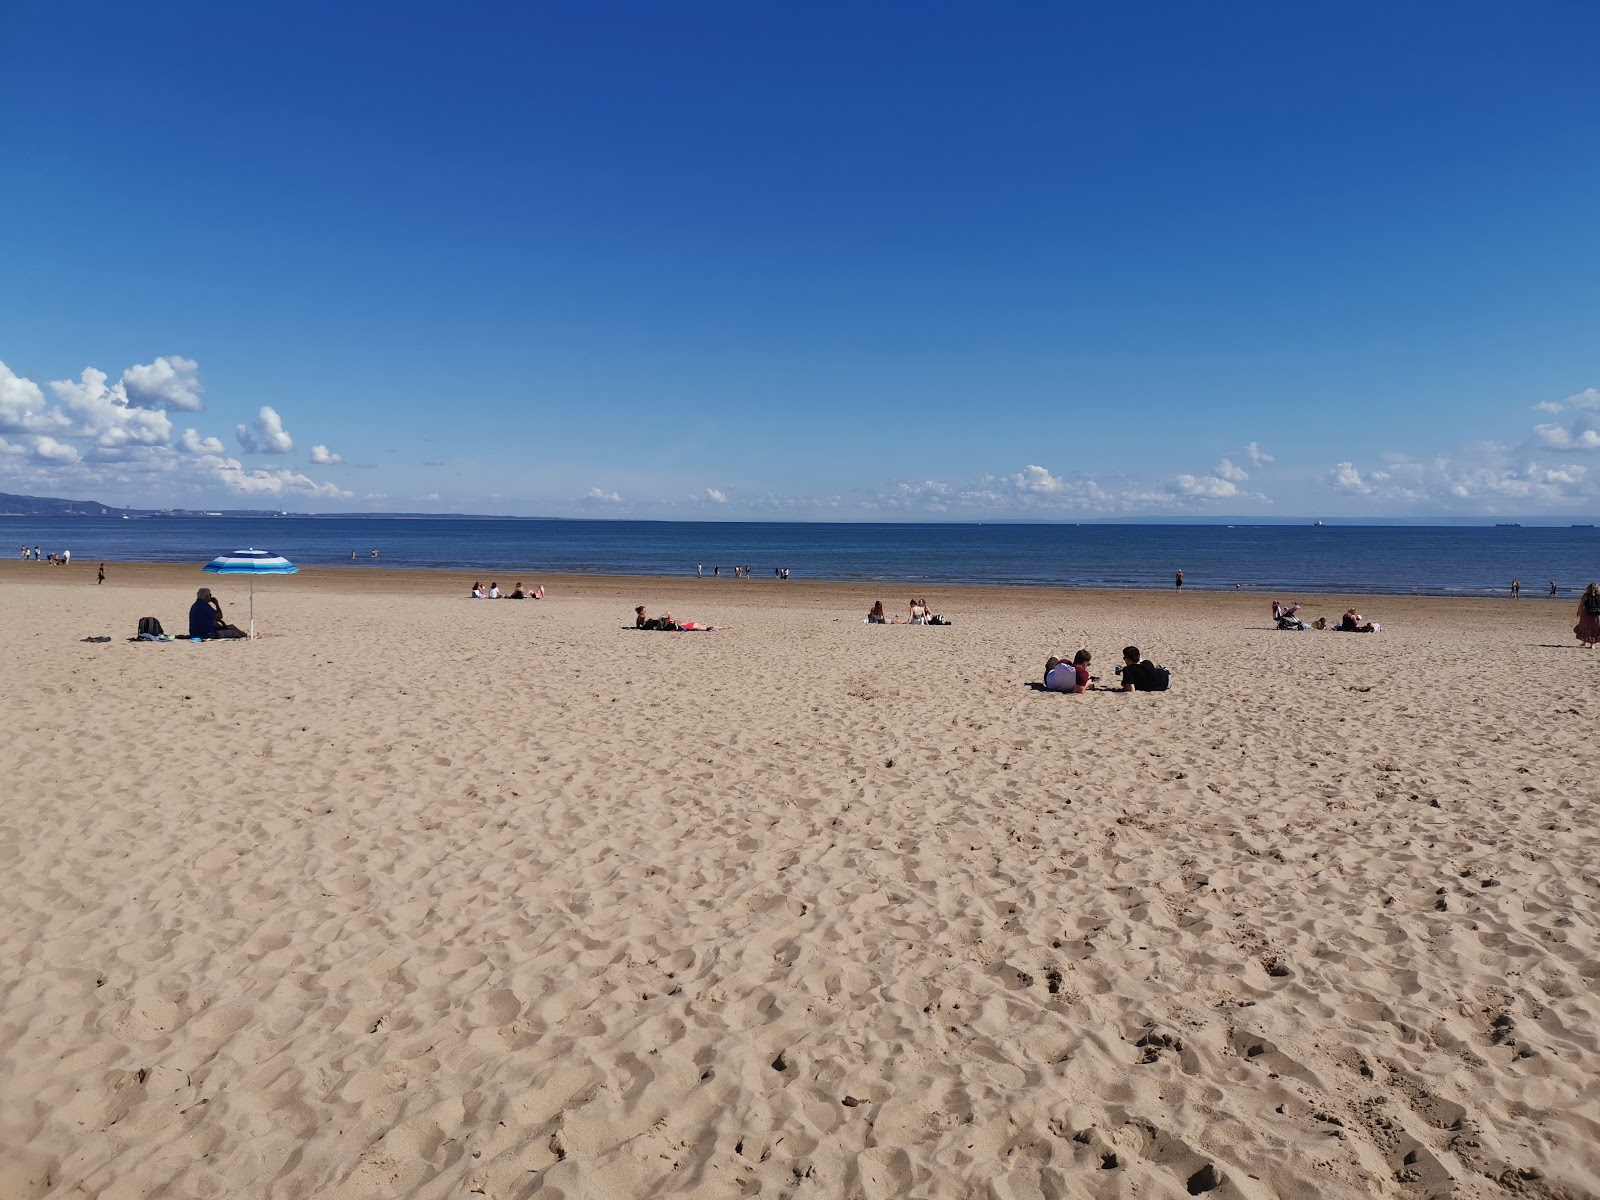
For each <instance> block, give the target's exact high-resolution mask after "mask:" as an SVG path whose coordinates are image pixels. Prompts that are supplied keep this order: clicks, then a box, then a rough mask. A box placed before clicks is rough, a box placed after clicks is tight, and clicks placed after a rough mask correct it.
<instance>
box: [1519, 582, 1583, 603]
mask: <svg viewBox="0 0 1600 1200" xmlns="http://www.w3.org/2000/svg"><path fill="white" fill-rule="evenodd" d="M1589 586H1590V587H1593V586H1594V585H1593V584H1590V585H1589ZM1560 594H1561V589H1560V588H1558V587H1557V586H1556V581H1555V580H1554V579H1552V580H1551V581H1550V590H1549V591H1548V592H1546V593H1545V595H1546V596H1548V597H1550V599H1552V600H1554V599H1555V598H1556V597H1557V596H1559V595H1560ZM1520 595H1522V580H1520V579H1513V580H1512V581H1511V598H1512V599H1513V600H1515V599H1516V598H1517V597H1518V596H1520Z"/></svg>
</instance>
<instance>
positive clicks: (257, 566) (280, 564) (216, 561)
mask: <svg viewBox="0 0 1600 1200" xmlns="http://www.w3.org/2000/svg"><path fill="white" fill-rule="evenodd" d="M200 569H201V570H202V571H209V572H211V574H213V575H248V576H250V636H251V637H255V635H256V580H255V577H256V576H257V575H293V574H294V573H295V572H296V571H298V570H299V569H300V568H299V567H297V566H295V565H294V564H293V563H292V562H290V561H289V560H288V559H287V558H284V557H283V555H281V554H274V553H272V551H270V550H235V551H234V552H233V553H232V554H223V555H220V556H219V557H217V558H213V559H212V560H211V561H210V562H208V563H207V564H206V565H205V566H203V567H201V568H200Z"/></svg>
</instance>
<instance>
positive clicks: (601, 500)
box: [584, 487, 622, 504]
mask: <svg viewBox="0 0 1600 1200" xmlns="http://www.w3.org/2000/svg"><path fill="white" fill-rule="evenodd" d="M584 499H585V500H587V501H589V502H590V503H592V504H621V503H622V497H621V496H619V495H617V493H616V492H606V491H601V490H600V489H599V488H597V487H592V488H590V489H589V490H588V492H587V493H586V494H585V495H584Z"/></svg>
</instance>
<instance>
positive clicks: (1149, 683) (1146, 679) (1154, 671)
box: [1123, 658, 1172, 692]
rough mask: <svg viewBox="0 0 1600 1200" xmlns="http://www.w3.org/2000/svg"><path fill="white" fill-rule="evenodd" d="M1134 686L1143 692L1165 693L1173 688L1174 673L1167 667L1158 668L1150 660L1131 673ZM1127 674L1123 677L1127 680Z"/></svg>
mask: <svg viewBox="0 0 1600 1200" xmlns="http://www.w3.org/2000/svg"><path fill="white" fill-rule="evenodd" d="M1131 673H1132V675H1133V686H1134V688H1135V690H1137V691H1141V692H1164V691H1166V690H1167V689H1168V688H1170V687H1171V686H1172V672H1171V671H1169V670H1167V669H1166V668H1165V667H1158V666H1156V665H1155V663H1153V662H1151V661H1150V660H1149V659H1148V658H1147V659H1145V660H1144V662H1142V663H1140V664H1139V667H1138V670H1137V671H1133V672H1131ZM1127 677H1128V676H1127V674H1124V675H1123V678H1124V679H1126V678H1127Z"/></svg>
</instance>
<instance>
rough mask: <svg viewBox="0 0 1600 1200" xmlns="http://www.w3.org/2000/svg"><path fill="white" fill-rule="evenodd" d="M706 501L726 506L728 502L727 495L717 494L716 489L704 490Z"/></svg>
mask: <svg viewBox="0 0 1600 1200" xmlns="http://www.w3.org/2000/svg"><path fill="white" fill-rule="evenodd" d="M706 499H707V500H709V501H711V503H713V504H726V503H727V502H728V497H727V494H726V493H724V492H719V491H718V490H717V489H716V488H707V489H706Z"/></svg>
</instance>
